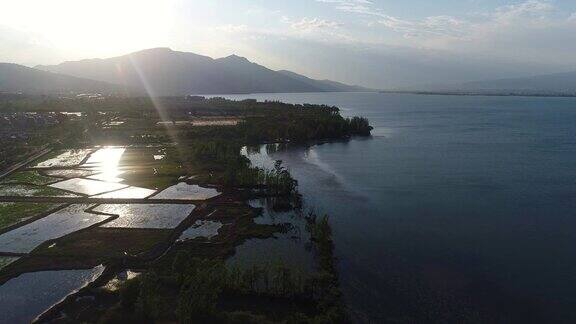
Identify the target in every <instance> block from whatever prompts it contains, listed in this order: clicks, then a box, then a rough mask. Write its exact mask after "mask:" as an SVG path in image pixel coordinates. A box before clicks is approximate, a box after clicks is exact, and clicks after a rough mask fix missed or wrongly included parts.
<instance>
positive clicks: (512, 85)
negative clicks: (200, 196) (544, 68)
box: [459, 71, 576, 94]
mask: <svg viewBox="0 0 576 324" xmlns="http://www.w3.org/2000/svg"><path fill="white" fill-rule="evenodd" d="M459 88H460V89H462V90H473V91H492V92H493V91H510V92H520V91H523V92H528V93H529V92H535V93H558V94H562V93H564V94H576V71H574V72H565V73H555V74H546V75H536V76H531V77H524V78H506V79H497V80H488V81H476V82H467V83H464V84H462V85H461V86H460V87H459Z"/></svg>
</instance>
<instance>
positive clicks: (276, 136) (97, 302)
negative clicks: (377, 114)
mask: <svg viewBox="0 0 576 324" xmlns="http://www.w3.org/2000/svg"><path fill="white" fill-rule="evenodd" d="M165 100H167V102H166V103H165V106H164V107H168V108H167V109H168V111H165V112H163V113H161V114H160V113H158V112H157V111H156V110H155V109H154V107H153V106H151V102H149V101H148V100H147V99H135V98H132V99H119V98H108V99H105V100H102V101H86V100H77V101H76V102H75V104H77V105H78V106H80V107H82V110H83V111H88V113H83V114H82V116H81V117H78V118H76V119H75V121H74V122H71V121H70V122H69V123H72V124H70V125H69V126H70V129H71V131H74V132H75V134H76V135H77V136H75V137H71V138H67V140H63V139H61V140H59V141H57V142H54V143H47V144H50V150H49V151H47V152H46V153H45V154H42V155H41V156H40V157H39V158H37V159H35V160H34V161H31V162H30V163H28V164H26V165H23V166H22V167H20V168H18V169H17V170H16V171H14V172H12V173H11V174H10V175H8V176H7V177H5V178H3V179H0V296H2V297H5V298H6V299H3V300H5V302H3V305H2V307H3V308H5V309H6V311H7V313H6V314H9V316H8V319H9V320H10V322H13V323H18V322H27V321H30V320H33V319H34V318H36V317H37V316H39V315H41V314H42V315H41V316H40V317H38V318H37V321H38V322H57V323H73V322H94V323H96V322H99V323H118V322H157V321H158V322H166V321H168V322H182V323H187V322H190V321H210V322H223V323H228V322H230V323H232V322H238V321H240V322H247V323H250V322H252V323H268V322H275V321H276V322H277V321H280V322H283V321H284V322H285V321H288V322H294V321H306V320H309V321H313V320H322V319H324V320H332V321H345V319H346V314H345V309H344V307H343V305H342V302H341V299H340V297H339V296H340V294H339V291H338V280H337V274H336V272H335V268H334V266H333V263H334V258H333V256H332V249H333V248H332V241H331V238H330V234H329V228H327V227H326V226H327V223H326V224H324V223H321V222H317V221H316V220H317V217H316V215H313V214H311V213H307V212H305V211H302V210H301V209H300V206H301V200H302V197H301V196H300V195H299V194H298V191H297V182H296V181H295V180H294V179H292V177H291V176H290V174H289V172H288V171H287V170H286V169H285V168H283V167H282V164H281V162H279V161H278V162H274V163H271V164H270V165H269V166H267V167H266V168H264V167H260V166H258V165H255V164H252V163H251V162H250V160H249V159H248V158H247V157H246V156H245V155H243V154H242V152H243V151H246V150H247V149H246V146H247V145H258V144H260V143H264V142H270V141H276V142H294V143H305V142H308V141H314V140H328V139H331V138H334V139H336V138H338V139H341V138H343V137H348V136H350V135H355V134H362V135H365V134H366V132H368V133H369V126H368V125H367V122H365V121H363V120H361V119H358V120H355V121H352V120H347V119H344V118H342V117H341V116H340V115H339V113H338V109H337V108H334V107H326V106H307V107H304V106H293V105H285V104H281V103H257V102H255V101H243V102H233V101H228V100H224V99H219V98H216V99H202V98H196V97H194V98H187V99H181V98H167V99H165ZM32 102H33V101H32ZM18 104H19V103H16V106H18ZM21 104H22V108H21V109H37V110H41V109H43V108H42V107H43V106H42V105H43V104H41V103H38V104H37V105H35V106H34V105H33V106H29V105H31V104H30V101H27V102H26V103H21ZM69 105H70V103H69V102H66V101H65V100H62V99H53V102H50V106H51V109H54V107H55V106H56V107H59V106H61V107H62V109H66V108H67V107H68V106H69ZM94 112H98V113H94ZM190 116H192V117H190ZM186 118H188V119H186ZM172 120H177V121H179V122H177V123H176V122H172ZM180 121H185V122H180ZM359 121H361V122H359ZM319 233H321V235H320V234H319ZM263 251H268V252H269V253H268V254H262V252H263ZM272 254H273V255H272ZM286 254H292V255H294V256H296V258H295V259H296V260H297V262H296V263H295V262H292V261H293V260H292V261H291V260H283V259H282V257H281V256H282V255H286ZM231 256H233V257H232V258H231ZM275 256H280V257H279V258H274V257H275ZM302 269H304V270H305V271H303V270H302ZM133 272H134V273H138V274H139V275H137V276H130V275H126V276H120V277H119V275H118V274H119V273H120V274H121V273H133ZM61 282H65V284H63V283H61ZM110 282H113V283H114V287H115V288H114V289H107V288H106V287H108V288H109V287H110ZM32 285H33V286H32ZM54 287H58V288H57V289H55V288H54ZM18 289H23V290H26V294H25V295H24V296H23V297H22V298H17V297H15V295H14V294H15V291H16V290H18ZM12 308H13V309H12Z"/></svg>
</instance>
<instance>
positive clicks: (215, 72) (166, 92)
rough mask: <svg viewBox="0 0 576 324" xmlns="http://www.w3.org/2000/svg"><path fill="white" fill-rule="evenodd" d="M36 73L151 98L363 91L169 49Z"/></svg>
mask: <svg viewBox="0 0 576 324" xmlns="http://www.w3.org/2000/svg"><path fill="white" fill-rule="evenodd" d="M36 69H37V70H42V71H46V72H51V73H56V74H59V75H69V76H73V77H77V78H83V79H90V80H96V81H100V82H106V83H108V84H112V85H116V86H117V87H119V89H121V90H122V91H125V92H139V93H148V94H150V95H153V96H172V95H186V94H231V93H264V92H334V91H366V90H368V89H366V88H362V87H357V86H349V85H346V84H342V83H338V82H333V81H328V80H313V79H310V78H307V77H305V76H302V75H299V74H296V73H294V72H289V71H273V70H271V69H268V68H266V67H264V66H261V65H258V64H256V63H252V62H250V61H248V59H246V58H243V57H240V56H236V55H231V56H228V57H224V58H220V59H213V58H210V57H208V56H202V55H198V54H194V53H187V52H179V51H173V50H171V49H169V48H153V49H147V50H143V51H139V52H135V53H131V54H128V55H123V56H118V57H113V58H108V59H88V60H81V61H73V62H64V63H61V64H58V65H39V66H36Z"/></svg>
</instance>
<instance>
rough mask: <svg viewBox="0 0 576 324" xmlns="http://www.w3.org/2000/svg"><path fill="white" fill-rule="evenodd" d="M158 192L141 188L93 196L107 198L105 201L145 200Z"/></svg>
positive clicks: (129, 188)
mask: <svg viewBox="0 0 576 324" xmlns="http://www.w3.org/2000/svg"><path fill="white" fill-rule="evenodd" d="M155 192H156V191H155V190H151V189H146V188H140V187H128V188H124V189H120V190H118V191H112V192H107V193H103V194H101V195H97V196H92V198H105V199H144V198H146V197H148V196H150V195H152V194H154V193H155Z"/></svg>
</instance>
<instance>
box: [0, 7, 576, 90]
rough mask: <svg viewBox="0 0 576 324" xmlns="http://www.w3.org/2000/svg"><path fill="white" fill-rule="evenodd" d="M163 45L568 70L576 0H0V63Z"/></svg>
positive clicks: (281, 61) (387, 84) (473, 69)
mask: <svg viewBox="0 0 576 324" xmlns="http://www.w3.org/2000/svg"><path fill="white" fill-rule="evenodd" d="M153 47H170V48H172V49H173V50H180V51H189V52H194V53H197V54H202V55H208V56H211V57H223V56H227V55H231V54H237V55H240V56H244V57H247V58H248V59H249V60H251V61H253V62H256V63H259V64H262V65H265V66H267V67H269V68H272V69H276V70H280V69H288V70H292V71H294V72H298V73H302V74H305V75H307V76H310V77H314V78H320V79H332V80H337V81H343V82H348V83H353V84H360V85H364V86H369V87H374V88H381V89H384V88H398V87H400V88H401V87H411V86H418V85H427V84H436V83H439V82H441V83H446V84H449V83H456V82H464V81H475V80H483V79H491V78H502V77H517V76H528V75H536V74H544V73H554V72H565V71H572V70H576V55H575V54H576V0H517V1H516V0H291V1H271V0H266V1H265V0H213V1H204V0H50V1H48V0H0V62H11V63H18V64H23V65H27V66H34V65H37V64H57V63H60V62H62V61H66V60H78V59H85V58H106V57H112V56H118V55H123V54H127V53H130V52H134V51H138V50H142V49H146V48H153Z"/></svg>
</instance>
